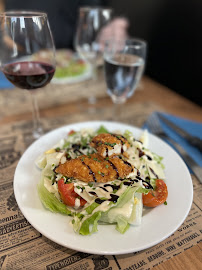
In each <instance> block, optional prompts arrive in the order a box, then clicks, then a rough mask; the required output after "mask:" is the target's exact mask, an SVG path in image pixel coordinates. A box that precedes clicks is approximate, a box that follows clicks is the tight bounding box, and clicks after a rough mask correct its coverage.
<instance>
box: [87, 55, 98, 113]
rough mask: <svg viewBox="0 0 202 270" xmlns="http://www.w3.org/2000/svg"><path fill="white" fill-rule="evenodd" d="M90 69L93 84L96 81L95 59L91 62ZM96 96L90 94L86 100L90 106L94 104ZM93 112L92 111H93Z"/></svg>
mask: <svg viewBox="0 0 202 270" xmlns="http://www.w3.org/2000/svg"><path fill="white" fill-rule="evenodd" d="M91 67H92V81H93V82H94V83H95V82H96V81H97V65H96V59H95V60H94V61H92V62H91ZM96 101H97V100H96V96H95V95H94V94H92V96H91V97H89V98H88V103H89V104H91V105H94V104H96ZM93 111H94V110H93Z"/></svg>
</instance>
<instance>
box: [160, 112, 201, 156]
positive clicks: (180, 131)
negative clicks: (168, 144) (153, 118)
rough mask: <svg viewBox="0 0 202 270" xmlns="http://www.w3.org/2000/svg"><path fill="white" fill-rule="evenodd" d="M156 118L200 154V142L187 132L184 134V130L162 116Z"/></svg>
mask: <svg viewBox="0 0 202 270" xmlns="http://www.w3.org/2000/svg"><path fill="white" fill-rule="evenodd" d="M158 117H159V118H160V119H161V120H162V121H163V122H164V123H165V124H166V125H168V126H169V127H171V128H172V129H173V130H174V131H175V132H176V133H178V134H179V135H180V136H181V137H183V138H184V139H185V140H187V142H188V143H190V144H191V145H193V146H195V147H196V148H197V149H198V150H199V151H200V152H202V140H201V139H199V138H197V137H195V136H192V135H190V134H189V133H188V132H186V131H185V130H184V129H182V128H180V127H178V126H177V125H175V124H174V123H172V122H171V121H169V120H168V119H167V118H165V117H164V116H162V115H160V114H158Z"/></svg>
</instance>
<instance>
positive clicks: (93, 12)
mask: <svg viewBox="0 0 202 270" xmlns="http://www.w3.org/2000/svg"><path fill="white" fill-rule="evenodd" d="M111 19H112V10H111V9H109V8H93V7H83V8H80V10H79V19H78V24H77V31H76V37H75V47H76V50H77V52H78V53H79V55H80V56H81V57H82V58H84V59H85V60H87V61H88V62H89V63H90V64H91V66H92V77H93V79H94V80H96V78H97V63H99V62H100V61H102V58H103V51H101V50H100V40H99V34H100V32H101V30H102V29H103V27H104V26H105V25H107V24H108V23H109V22H110V21H111ZM95 101H96V99H95V97H93V96H92V97H91V98H90V99H89V102H90V103H94V102H95Z"/></svg>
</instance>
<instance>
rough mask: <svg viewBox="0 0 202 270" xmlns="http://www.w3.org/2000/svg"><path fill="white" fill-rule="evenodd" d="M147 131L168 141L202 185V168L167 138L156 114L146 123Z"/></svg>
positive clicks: (179, 146)
mask: <svg viewBox="0 0 202 270" xmlns="http://www.w3.org/2000/svg"><path fill="white" fill-rule="evenodd" d="M146 124H147V126H148V128H149V130H150V131H151V133H153V134H154V135H156V136H157V137H159V138H161V139H163V140H166V141H168V142H169V143H171V144H172V146H174V148H175V149H177V150H178V152H179V153H180V155H181V156H182V158H183V159H184V161H185V163H186V164H187V165H188V166H189V167H190V168H191V170H192V171H193V173H194V175H195V176H196V177H197V178H198V180H199V181H200V183H202V167H200V166H199V165H198V164H197V163H196V162H195V161H194V160H193V159H192V158H191V157H190V156H189V155H188V153H187V152H186V151H185V150H184V148H182V147H181V145H179V144H178V143H177V142H175V141H174V140H173V139H171V138H170V137H168V135H167V134H166V133H165V132H164V130H163V129H162V127H161V123H160V121H159V118H158V115H157V113H153V114H152V115H151V116H150V117H149V118H148V120H147V122H146Z"/></svg>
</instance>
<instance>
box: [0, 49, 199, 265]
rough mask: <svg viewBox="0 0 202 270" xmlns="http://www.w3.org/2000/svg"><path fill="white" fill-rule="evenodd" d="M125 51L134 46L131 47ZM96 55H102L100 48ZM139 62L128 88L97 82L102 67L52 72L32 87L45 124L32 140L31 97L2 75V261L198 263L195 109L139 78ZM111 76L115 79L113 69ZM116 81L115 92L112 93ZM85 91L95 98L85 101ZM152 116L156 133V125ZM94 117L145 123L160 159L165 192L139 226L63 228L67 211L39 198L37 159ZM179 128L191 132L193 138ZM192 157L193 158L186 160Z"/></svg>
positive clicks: (113, 126)
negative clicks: (73, 74)
mask: <svg viewBox="0 0 202 270" xmlns="http://www.w3.org/2000/svg"><path fill="white" fill-rule="evenodd" d="M124 46H125V44H124ZM130 46H132V44H130ZM126 51H127V50H126V49H125V52H126ZM128 53H131V54H133V52H132V49H130V50H129V51H128ZM141 53H142V52H141ZM56 54H57V51H56ZM137 55H138V54H137ZM141 55H142V54H139V55H138V56H139V57H140V56H141ZM110 56H112V55H111V54H110ZM104 57H108V58H107V59H108V60H109V55H108V54H106V55H104ZM142 57H143V59H144V57H145V51H144V52H143V56H142ZM104 59H105V58H104ZM136 60H137V59H136ZM136 60H135V61H136ZM113 61H114V60H113ZM110 63H111V64H114V62H113V63H112V62H110ZM116 64H117V63H116ZM132 66H133V65H132ZM143 66H144V63H142V62H141V61H140V62H138V68H139V67H140V69H139V70H140V72H139V73H138V74H137V73H133V76H132V77H133V78H134V77H135V76H137V77H136V78H137V79H136V81H135V82H134V81H131V79H129V80H128V82H127V83H126V82H125V88H127V91H126V92H124V91H122V90H123V87H122V88H121V87H120V89H119V86H120V85H119V86H117V87H115V86H114V85H113V86H112V83H111V82H110V81H108V83H106V82H105V80H106V76H104V71H103V67H99V68H98V70H97V79H96V80H92V79H91V76H87V77H86V78H85V80H78V81H77V82H76V81H73V82H71V83H68V82H67V81H66V82H63V83H57V81H55V82H53V83H49V84H47V85H46V86H45V87H43V89H39V90H34V91H35V93H34V94H35V97H36V98H37V100H38V105H39V110H40V115H41V118H40V126H41V127H42V130H43V133H44V135H42V136H39V138H38V139H36V138H34V137H33V133H32V128H33V122H32V114H31V111H30V106H31V104H32V103H31V101H30V99H29V96H28V95H26V94H27V93H26V92H25V91H24V92H23V91H22V90H19V89H17V88H12V84H10V83H9V82H8V81H7V80H6V79H5V77H4V75H3V74H0V88H1V89H0V105H1V106H0V125H1V131H0V172H1V176H0V198H1V199H0V269H73V270H85V269H86V270H91V269H95V270H100V269H106V270H111V269H125V270H127V269H128V270H129V269H130V270H132V269H141V270H149V269H151V268H153V267H154V269H157V270H158V269H159V270H161V269H162V270H165V269H184V268H185V269H200V268H201V267H202V261H201V257H202V256H201V249H202V245H201V243H202V242H201V239H202V238H201V234H202V231H201V224H202V215H201V214H202V199H201V198H202V185H201V181H202V180H201V179H202V178H201V170H202V152H201V140H202V117H201V115H202V109H201V108H200V107H199V106H197V105H195V104H193V103H191V102H190V101H188V100H186V99H184V98H183V97H181V96H179V95H178V94H176V93H174V92H173V91H172V90H170V89H168V88H166V87H164V86H162V85H160V84H159V83H157V82H155V81H153V80H151V79H150V78H148V77H146V76H143V77H142V75H143V71H144V67H143ZM129 67H130V68H131V65H129ZM105 68H106V67H105ZM131 70H132V69H131ZM130 72H131V71H130ZM132 72H134V71H133V70H132ZM130 74H131V73H130ZM105 75H106V74H105ZM114 77H115V78H116V79H117V76H116V74H115V75H114ZM109 80H110V79H109ZM119 80H120V77H119ZM114 81H115V79H114ZM114 81H113V82H114ZM122 81H124V79H123V77H122ZM115 83H116V82H115ZM118 83H120V81H117V84H118ZM110 87H111V88H112V89H110ZM114 88H117V89H119V91H114V92H113V90H114ZM125 88H124V90H126V89H125ZM106 89H108V91H107V90H106ZM128 89H129V90H132V94H130V93H129V92H130V91H129V92H128ZM134 90H135V92H134ZM109 92H110V93H109ZM109 95H110V96H109ZM92 96H93V97H95V100H96V102H92V103H91V104H89V98H91V97H92ZM123 99H124V102H117V103H122V104H118V105H120V107H119V106H118V108H119V109H118V111H116V114H118V122H117V121H114V120H115V117H116V116H117V115H114V106H113V102H112V100H113V101H115V102H114V103H116V100H123ZM165 100H166V101H167V102H165ZM89 108H93V110H89ZM120 109H121V110H122V113H121V116H120V114H119V113H120ZM116 119H117V117H116ZM155 119H157V120H156V121H158V124H159V125H160V128H161V129H162V131H163V132H164V135H163V136H161V135H162V133H161V135H160V134H157V132H156V130H155V129H154V124H155ZM100 126H105V127H106V128H107V129H108V130H109V131H112V132H113V130H117V129H121V130H123V131H124V130H130V131H132V133H133V134H134V136H135V137H136V136H137V137H139V136H140V135H141V134H142V132H143V131H144V130H147V131H148V132H149V135H148V138H149V141H150V144H149V146H150V147H151V149H152V151H157V152H158V153H159V154H161V156H162V157H163V158H164V159H163V160H164V161H165V163H166V164H164V165H165V168H166V169H165V170H166V177H167V178H168V179H167V182H166V183H167V185H168V199H167V201H166V203H165V205H161V206H159V208H158V207H157V208H158V209H157V210H156V209H152V210H148V209H147V210H146V212H143V218H142V225H140V227H136V226H134V227H133V226H131V227H130V229H129V230H128V231H127V232H126V233H125V234H123V235H122V234H120V233H118V232H117V231H115V229H113V230H112V226H109V227H110V228H107V226H108V225H99V231H98V232H96V233H94V234H93V235H91V236H89V235H88V236H81V235H77V234H76V233H74V231H73V229H72V228H71V227H70V224H69V223H70V219H69V217H68V216H65V215H61V214H59V213H51V212H49V211H48V210H46V209H45V208H44V207H43V205H42V203H41V202H40V200H39V197H38V195H37V183H38V181H39V179H38V178H40V171H39V170H38V169H37V168H36V165H35V158H36V157H37V156H38V154H41V153H43V152H45V151H46V150H48V149H49V148H50V147H52V146H53V145H54V143H55V142H57V141H58V139H60V138H62V136H63V135H67V133H68V132H70V131H72V130H74V129H76V130H78V129H80V128H84V127H85V128H88V127H90V128H98V127H100ZM176 126H177V128H178V130H177V129H176ZM175 129H176V130H175ZM179 129H181V130H179ZM162 131H161V132H162ZM187 134H188V135H189V136H192V137H191V140H190V137H189V138H188V137H187ZM40 135H41V134H40ZM57 138H58V139H57ZM137 139H138V138H137ZM192 142H194V145H193V143H192ZM179 149H180V150H179ZM185 156H186V157H187V156H189V160H187V159H186V157H185ZM190 159H191V160H192V164H191V163H190ZM193 161H194V163H195V164H194V166H195V167H192V166H191V165H193ZM196 167H197V170H196ZM46 220H48V222H47V223H46ZM60 222H61V223H60ZM155 222H156V223H155ZM141 226H142V227H141ZM133 230H134V231H133Z"/></svg>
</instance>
